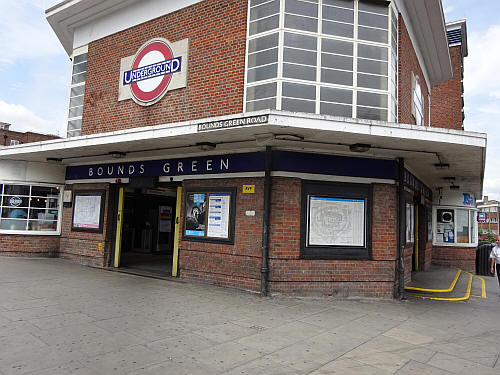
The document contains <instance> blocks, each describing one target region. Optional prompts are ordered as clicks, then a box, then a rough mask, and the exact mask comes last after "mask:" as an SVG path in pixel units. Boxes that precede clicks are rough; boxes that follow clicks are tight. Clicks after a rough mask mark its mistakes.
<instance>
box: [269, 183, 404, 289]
mask: <svg viewBox="0 0 500 375" xmlns="http://www.w3.org/2000/svg"><path fill="white" fill-rule="evenodd" d="M271 202H272V211H271V238H270V270H271V272H270V284H269V290H270V292H271V293H280V294H294V295H318V294H320V295H342V296H347V295H364V296H377V297H392V296H393V295H394V277H395V272H396V271H395V264H396V263H395V259H396V251H397V236H396V233H397V232H396V231H397V218H396V189H395V187H394V186H393V185H374V188H373V203H374V204H373V231H372V236H373V239H372V243H373V246H372V258H373V260H371V261H356V260H341V261H339V260H305V259H300V204H301V203H300V202H301V181H300V180H299V179H291V178H274V179H273V190H272V200H271ZM278 228H279V229H278Z"/></svg>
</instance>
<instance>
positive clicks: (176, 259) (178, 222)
mask: <svg viewBox="0 0 500 375" xmlns="http://www.w3.org/2000/svg"><path fill="white" fill-rule="evenodd" d="M181 202H182V188H181V187H178V188H177V205H176V206H175V229H174V257H173V260H172V276H173V277H177V268H178V266H179V234H180V230H181V219H180V218H181Z"/></svg>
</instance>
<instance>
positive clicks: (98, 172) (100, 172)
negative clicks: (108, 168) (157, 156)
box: [97, 167, 104, 176]
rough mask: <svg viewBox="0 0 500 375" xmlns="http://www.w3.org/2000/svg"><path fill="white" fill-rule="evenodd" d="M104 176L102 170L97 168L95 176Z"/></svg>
mask: <svg viewBox="0 0 500 375" xmlns="http://www.w3.org/2000/svg"><path fill="white" fill-rule="evenodd" d="M103 174H104V169H103V168H102V167H99V168H97V175H98V176H102V175H103Z"/></svg>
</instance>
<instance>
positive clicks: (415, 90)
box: [411, 73, 426, 126]
mask: <svg viewBox="0 0 500 375" xmlns="http://www.w3.org/2000/svg"><path fill="white" fill-rule="evenodd" d="M418 94H420V95H418ZM411 113H412V115H413V117H414V118H415V124H416V125H418V126H425V125H426V124H425V100H424V95H423V92H422V84H421V80H420V77H419V76H418V75H415V74H414V73H412V91H411ZM419 122H420V123H419Z"/></svg>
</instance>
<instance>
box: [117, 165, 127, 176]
mask: <svg viewBox="0 0 500 375" xmlns="http://www.w3.org/2000/svg"><path fill="white" fill-rule="evenodd" d="M124 169H125V167H124V166H123V165H119V166H118V174H121V175H123V174H124V173H125V171H124Z"/></svg>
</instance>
